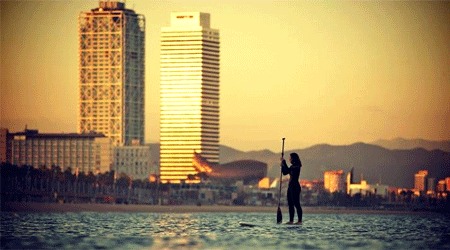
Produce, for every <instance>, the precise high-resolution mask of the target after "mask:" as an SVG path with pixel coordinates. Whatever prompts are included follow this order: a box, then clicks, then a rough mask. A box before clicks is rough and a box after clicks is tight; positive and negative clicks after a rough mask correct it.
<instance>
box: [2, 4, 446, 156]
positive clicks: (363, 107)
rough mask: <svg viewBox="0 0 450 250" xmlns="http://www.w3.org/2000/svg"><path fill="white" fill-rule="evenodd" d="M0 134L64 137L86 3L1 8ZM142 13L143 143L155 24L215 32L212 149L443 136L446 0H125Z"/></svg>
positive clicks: (74, 94)
mask: <svg viewBox="0 0 450 250" xmlns="http://www.w3.org/2000/svg"><path fill="white" fill-rule="evenodd" d="M0 4H1V5H0V6H1V86H0V87H1V92H0V93H1V98H0V104H1V115H0V125H1V127H7V128H9V129H10V130H12V131H20V130H23V129H24V127H25V125H27V126H28V128H36V129H39V130H40V131H41V132H76V131H77V113H78V112H77V110H78V109H77V107H78V73H77V72H78V35H77V21H78V15H79V13H80V12H82V11H87V10H89V9H91V8H96V7H97V6H98V1H20V2H17V1H1V3H0ZM126 6H127V7H128V8H133V9H134V10H135V11H136V12H137V13H140V14H143V15H144V16H145V18H146V72H145V73H146V95H145V96H146V114H145V115H146V131H145V132H146V139H147V141H149V142H156V141H158V140H159V49H160V45H159V42H160V29H161V27H164V26H169V22H170V12H171V11H202V12H208V13H210V14H211V27H212V28H216V29H219V30H220V41H221V68H220V72H221V73H220V76H221V78H220V84H221V87H220V98H221V99H220V119H221V121H220V133H221V134H220V137H221V138H220V143H221V144H224V145H227V146H231V147H234V148H237V149H241V150H259V149H265V148H268V149H271V150H274V151H280V150H281V149H280V147H281V138H282V137H286V148H287V149H294V148H300V147H306V146H310V145H312V144H316V143H329V144H350V143H353V142H358V141H362V142H371V141H374V140H377V139H381V138H382V139H391V138H395V137H404V138H423V139H432V140H442V139H450V114H449V112H450V72H449V65H450V21H449V20H450V2H448V1H444V2H435V1H429V2H385V1H383V2H374V1H363V2H353V1H344V2H341V1H339V2H332V1H324V2H318V1H308V2H305V1H265V0H261V1H257V0H253V1H248V0H244V1H237V0H232V1H186V0H185V1H127V2H126Z"/></svg>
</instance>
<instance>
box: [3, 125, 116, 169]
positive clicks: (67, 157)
mask: <svg viewBox="0 0 450 250" xmlns="http://www.w3.org/2000/svg"><path fill="white" fill-rule="evenodd" d="M11 138H12V139H11V146H12V149H11V154H12V158H11V163H12V164H15V165H17V166H23V165H30V166H33V167H35V168H40V167H42V166H45V167H46V168H51V167H52V166H59V167H61V169H62V170H63V171H64V170H66V169H68V168H70V169H71V170H72V172H76V171H78V172H85V173H86V174H87V173H89V172H92V173H93V174H98V173H104V172H108V171H110V170H111V163H112V159H111V152H112V151H111V148H112V147H111V142H110V139H109V138H107V137H105V136H104V135H102V134H98V133H85V134H76V133H70V134H63V133H61V134H49V133H39V131H38V130H28V129H26V130H25V131H23V132H17V133H12V134H11Z"/></svg>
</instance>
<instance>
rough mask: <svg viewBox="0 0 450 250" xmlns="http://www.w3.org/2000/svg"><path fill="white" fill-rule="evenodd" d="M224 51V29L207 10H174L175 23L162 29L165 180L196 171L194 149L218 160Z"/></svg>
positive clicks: (174, 180)
mask: <svg viewBox="0 0 450 250" xmlns="http://www.w3.org/2000/svg"><path fill="white" fill-rule="evenodd" d="M219 52H220V43H219V31H218V30H216V29H212V28H210V15H209V14H207V13H201V12H174V13H171V25H170V27H164V28H162V30H161V58H160V62H161V88H160V91H161V94H160V98H161V100H160V109H161V113H160V115H161V117H160V145H161V146H160V175H161V181H162V182H171V183H179V182H182V181H189V180H188V177H189V176H192V175H195V174H197V173H198V172H197V170H196V169H195V167H194V166H193V157H194V153H195V152H196V153H198V154H200V155H201V156H202V157H204V158H205V159H206V160H207V161H208V162H209V163H211V164H213V165H214V164H218V163H219V62H220V60H219Z"/></svg>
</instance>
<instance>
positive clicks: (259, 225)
mask: <svg viewBox="0 0 450 250" xmlns="http://www.w3.org/2000/svg"><path fill="white" fill-rule="evenodd" d="M239 225H240V226H241V227H299V226H301V225H302V224H285V223H280V224H263V223H255V222H242V221H241V222H239Z"/></svg>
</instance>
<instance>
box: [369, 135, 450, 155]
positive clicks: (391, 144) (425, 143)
mask: <svg viewBox="0 0 450 250" xmlns="http://www.w3.org/2000/svg"><path fill="white" fill-rule="evenodd" d="M371 144H373V145H378V146H381V147H383V148H387V149H415V148H423V149H426V150H434V149H440V150H442V151H445V152H450V140H446V141H430V140H423V139H403V138H395V139H392V140H377V141H374V142H372V143H371Z"/></svg>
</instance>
